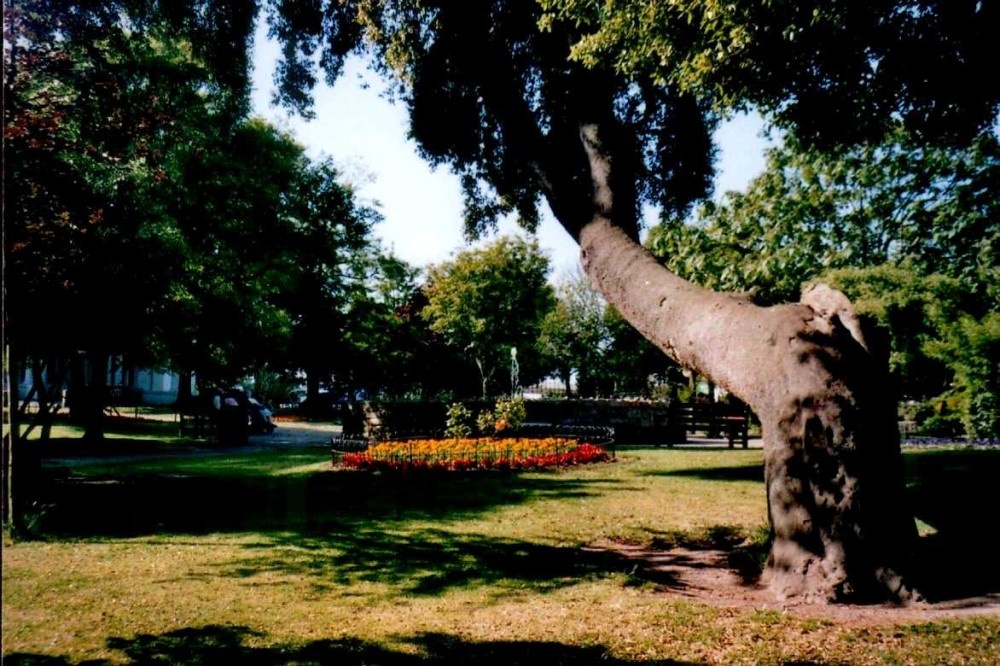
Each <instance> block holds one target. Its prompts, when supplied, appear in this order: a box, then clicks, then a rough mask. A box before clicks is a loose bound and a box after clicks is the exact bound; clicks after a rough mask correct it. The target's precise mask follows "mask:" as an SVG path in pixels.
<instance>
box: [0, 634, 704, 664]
mask: <svg viewBox="0 0 1000 666" xmlns="http://www.w3.org/2000/svg"><path fill="white" fill-rule="evenodd" d="M260 638H262V635H261V634H260V633H259V632H255V631H253V630H251V629H249V628H247V627H233V626H218V625H209V626H205V627H197V628H195V627H191V628H185V629H179V630H177V631H171V632H167V633H164V634H158V635H149V634H143V635H139V636H136V637H134V638H118V637H112V638H109V639H108V640H107V646H108V647H109V648H111V649H112V650H115V651H118V652H120V653H121V654H122V655H123V657H124V658H125V660H122V659H116V660H115V662H111V661H105V660H101V661H87V662H74V661H71V660H70V659H68V658H66V657H51V656H45V655H36V654H24V653H17V654H9V655H5V656H4V664H10V665H11V666H29V665H30V666H68V665H71V664H72V665H79V664H83V663H86V664H88V665H90V666H104V665H106V664H110V663H125V664H182V665H184V664H250V665H253V666H277V665H279V664H318V665H325V664H337V665H338V666H355V665H356V666H361V665H362V664H382V665H384V666H421V665H423V666H426V665H427V664H440V665H443V664H477V665H480V666H491V665H494V664H495V665H497V666H517V665H519V664H525V665H534V664H538V663H544V664H548V665H550V666H559V665H560V664H566V665H570V664H572V665H573V666H591V665H592V666H608V665H609V666H615V665H621V666H624V665H625V664H637V663H638V664H649V665H651V666H652V665H658V666H668V665H671V664H678V665H679V664H683V663H690V662H680V661H674V660H646V661H634V660H629V661H623V660H621V659H617V658H615V657H613V656H611V655H610V654H609V651H608V649H607V648H606V647H604V646H601V645H592V646H578V645H566V644H564V643H556V642H552V641H480V642H477V641H468V640H464V639H462V638H459V637H457V636H453V635H449V634H442V633H424V634H417V635H414V636H409V637H404V638H402V639H401V641H400V642H402V643H405V644H406V648H409V649H394V648H391V647H387V646H384V645H379V644H377V643H372V642H368V641H363V640H359V639H355V638H343V639H336V640H317V641H312V642H309V643H303V644H279V645H265V646H261V645H251V644H248V639H249V640H253V639H260ZM255 642H259V641H255Z"/></svg>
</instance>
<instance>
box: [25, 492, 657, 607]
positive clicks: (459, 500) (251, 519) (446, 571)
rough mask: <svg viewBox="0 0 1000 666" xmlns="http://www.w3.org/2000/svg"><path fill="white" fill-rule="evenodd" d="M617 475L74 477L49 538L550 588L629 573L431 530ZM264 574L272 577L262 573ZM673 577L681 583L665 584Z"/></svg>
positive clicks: (53, 509) (551, 552)
mask: <svg viewBox="0 0 1000 666" xmlns="http://www.w3.org/2000/svg"><path fill="white" fill-rule="evenodd" d="M617 483H618V482H617V481H614V480H609V479H587V480H576V479H571V478H567V477H566V476H564V475H560V474H558V473H552V474H533V475H530V476H523V475H519V474H513V473H470V474H462V473H458V474H454V473H446V472H439V473H422V474H410V475H405V474H386V475H379V474H371V473H366V472H326V473H316V474H311V475H289V476H266V475H261V476H249V477H246V476H244V477H237V478H233V477H204V476H195V477H186V476H165V475H146V476H143V475H137V476H127V477H122V478H73V477H71V478H68V479H63V480H61V481H59V482H58V483H55V484H54V485H53V486H52V488H51V489H50V492H49V500H50V504H49V505H48V508H47V510H46V512H45V514H44V515H43V517H42V520H41V527H42V529H43V534H44V535H45V536H47V537H50V538H51V537H57V538H87V539H93V538H98V539H100V538H119V537H131V538H135V537H141V536H152V535H175V536H176V535H204V534H220V533H230V534H233V533H235V534H248V535H258V536H259V537H260V538H259V539H255V540H252V541H250V542H248V543H242V544H241V545H240V546H238V547H239V548H241V549H242V553H241V554H240V555H238V556H236V557H233V558H232V559H230V560H229V561H227V562H226V563H224V564H222V565H220V566H218V567H217V568H216V569H214V570H209V571H207V572H206V571H202V572H200V573H196V574H192V575H197V576H209V577H211V576H223V577H244V578H247V579H250V580H251V582H252V579H253V578H254V577H255V576H258V575H261V574H265V573H273V574H277V575H288V576H294V577H298V578H304V579H306V580H308V581H309V583H310V584H311V585H312V586H314V588H315V589H318V590H319V589H324V588H334V587H336V588H338V589H342V586H345V585H350V584H353V583H359V582H371V583H380V584H385V585H390V586H392V587H393V588H394V589H393V591H392V592H391V593H392V594H397V593H405V594H419V595H433V594H440V593H442V592H444V591H446V590H448V589H451V588H456V587H466V586H475V585H481V584H498V585H499V587H498V590H499V592H498V593H503V590H505V589H507V588H508V586H507V584H506V583H507V581H509V582H510V587H511V588H518V589H520V588H529V589H531V590H534V591H538V592H544V591H547V590H552V589H556V588H559V587H563V586H566V585H571V584H575V583H578V582H579V580H580V579H581V578H592V577H602V576H608V575H615V574H624V573H625V572H627V571H628V569H629V568H630V567H631V566H632V565H631V564H630V563H628V562H625V561H624V560H623V559H622V558H621V557H620V556H618V555H615V554H613V553H605V552H600V551H598V552H590V551H584V550H581V549H580V548H577V547H561V546H557V545H549V544H544V543H537V542H533V541H526V540H518V539H511V538H504V537H502V536H501V537H498V536H493V535H483V534H474V533H468V532H464V531H459V530H454V531H449V530H447V529H437V528H433V529H431V528H427V527H424V526H423V525H422V523H425V521H428V520H435V519H438V520H441V521H442V523H443V522H447V521H450V520H453V519H457V518H464V517H470V516H476V515H478V514H480V513H482V512H484V511H487V510H489V509H492V508H495V507H497V506H499V505H509V504H515V503H519V502H526V501H529V500H533V499H539V498H546V499H552V498H556V499H559V498H576V497H585V496H588V495H591V494H596V493H599V492H603V491H606V490H607V489H609V488H615V487H616V485H615V484H617ZM262 580H263V579H262ZM657 582H658V583H660V584H663V585H669V584H671V583H672V582H674V581H672V580H669V579H664V580H661V581H657Z"/></svg>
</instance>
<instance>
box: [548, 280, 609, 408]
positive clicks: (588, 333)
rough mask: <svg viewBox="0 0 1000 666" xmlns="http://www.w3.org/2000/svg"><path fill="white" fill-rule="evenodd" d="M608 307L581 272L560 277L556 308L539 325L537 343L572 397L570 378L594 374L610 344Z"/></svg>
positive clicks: (581, 378) (581, 377) (557, 287)
mask: <svg viewBox="0 0 1000 666" xmlns="http://www.w3.org/2000/svg"><path fill="white" fill-rule="evenodd" d="M606 306H607V304H606V303H605V302H604V299H603V298H602V297H601V295H600V293H598V292H597V291H596V290H595V289H594V288H593V287H591V286H590V282H589V279H588V278H587V276H586V275H583V274H582V273H579V272H577V273H575V274H573V275H570V276H568V277H565V278H563V279H562V280H561V281H560V282H559V284H558V285H557V286H556V303H555V307H554V308H553V309H552V310H551V311H550V312H549V313H548V314H547V315H546V316H545V319H543V320H542V324H541V335H540V337H539V339H538V344H539V348H540V350H541V352H542V353H543V354H544V356H545V358H546V359H548V361H549V363H551V364H552V366H553V367H554V368H555V369H556V372H557V373H558V375H559V377H560V378H561V379H562V381H563V383H564V384H565V385H566V394H567V396H568V395H570V394H571V385H572V379H573V376H574V375H575V376H577V377H578V378H580V381H581V382H583V381H584V380H583V378H584V377H586V376H588V375H590V374H592V373H594V372H595V371H596V369H597V366H599V365H600V363H601V355H602V354H603V353H604V352H605V350H606V349H607V346H608V344H609V343H610V336H609V334H608V331H607V327H606V326H605V322H604V309H605V307H606Z"/></svg>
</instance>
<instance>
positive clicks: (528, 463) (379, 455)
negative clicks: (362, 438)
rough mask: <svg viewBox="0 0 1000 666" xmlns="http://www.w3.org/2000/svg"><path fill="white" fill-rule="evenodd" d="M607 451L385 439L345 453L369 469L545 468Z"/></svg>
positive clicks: (541, 443) (543, 443) (537, 443)
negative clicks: (366, 448)
mask: <svg viewBox="0 0 1000 666" xmlns="http://www.w3.org/2000/svg"><path fill="white" fill-rule="evenodd" d="M610 459H611V458H610V456H608V454H607V452H606V451H605V450H604V449H602V448H601V447H599V446H596V445H594V444H587V443H580V442H577V441H576V440H574V439H564V438H557V437H545V438H514V437H508V438H502V439H494V438H452V439H416V440H412V441H405V442H382V443H380V444H376V445H374V446H372V447H370V448H369V449H368V450H367V451H363V452H361V453H348V454H345V455H344V457H343V460H342V463H343V465H344V466H346V467H351V468H355V469H369V470H410V469H439V470H473V469H497V470H517V469H541V468H544V467H561V466H567V465H583V464H587V463H596V462H606V461H608V460H610Z"/></svg>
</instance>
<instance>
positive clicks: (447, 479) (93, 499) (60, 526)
mask: <svg viewBox="0 0 1000 666" xmlns="http://www.w3.org/2000/svg"><path fill="white" fill-rule="evenodd" d="M617 483H619V482H618V481H615V480H609V479H593V478H591V479H586V480H578V479H569V478H566V477H565V476H561V475H559V474H558V473H552V474H533V475H530V476H525V475H520V474H516V473H499V472H498V473H492V472H485V473H448V472H428V473H420V474H384V475H383V474H374V473H368V472H351V471H330V472H323V473H314V474H305V475H285V476H281V475H278V476H275V475H268V474H260V475H244V476H212V475H204V474H200V475H192V476H188V475H180V474H133V475H125V476H116V477H94V476H86V477H84V476H72V475H71V476H69V477H65V478H56V479H54V480H52V481H51V482H50V483H49V484H47V486H46V487H45V489H44V491H43V494H42V500H41V503H42V505H43V507H44V508H43V511H42V512H41V516H40V517H39V520H38V521H37V523H38V527H37V529H38V532H39V534H40V535H41V536H42V537H48V538H53V537H54V538H67V537H71V538H102V537H135V536H144V535H153V534H158V535H171V534H173V535H176V534H208V533H259V532H281V533H295V534H299V535H308V534H316V533H323V532H325V531H327V530H328V529H329V528H330V527H331V526H332V527H334V528H339V527H340V526H342V525H343V524H344V523H345V522H351V521H355V520H361V521H379V520H419V519H460V518H466V517H474V516H476V515H479V514H481V513H483V512H485V511H488V510H490V509H493V508H495V507H497V506H503V505H511V504H517V503H522V502H526V501H530V500H533V499H553V498H554V499H559V498H578V497H586V496H589V495H592V494H597V493H600V492H604V491H605V490H607V489H609V488H613V487H614V484H617Z"/></svg>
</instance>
